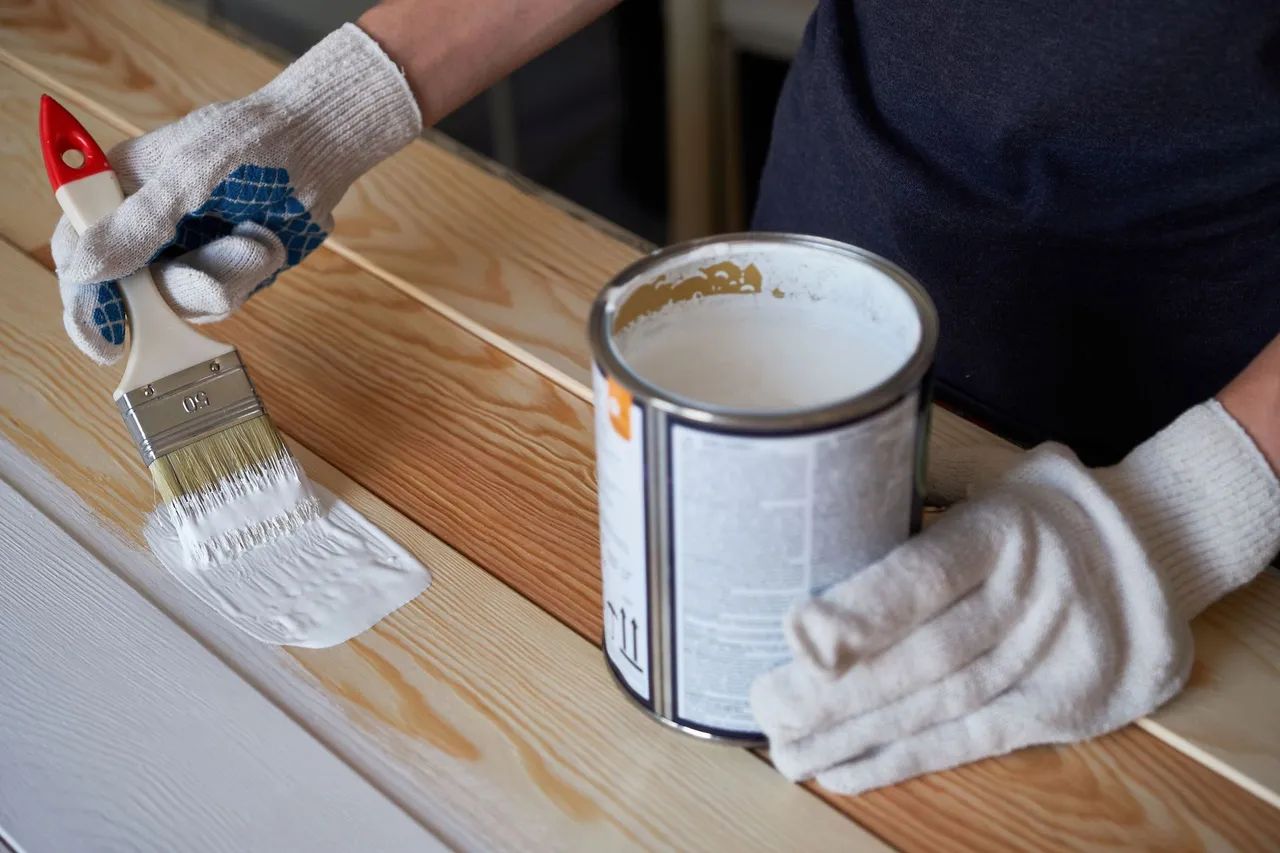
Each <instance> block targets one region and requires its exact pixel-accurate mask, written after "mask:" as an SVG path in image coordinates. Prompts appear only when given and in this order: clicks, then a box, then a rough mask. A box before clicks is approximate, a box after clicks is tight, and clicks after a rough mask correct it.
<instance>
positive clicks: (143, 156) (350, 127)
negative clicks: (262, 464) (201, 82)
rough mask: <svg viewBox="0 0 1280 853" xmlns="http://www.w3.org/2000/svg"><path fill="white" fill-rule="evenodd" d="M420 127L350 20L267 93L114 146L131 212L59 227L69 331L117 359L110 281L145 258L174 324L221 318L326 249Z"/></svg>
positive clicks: (115, 299) (56, 240)
mask: <svg viewBox="0 0 1280 853" xmlns="http://www.w3.org/2000/svg"><path fill="white" fill-rule="evenodd" d="M421 129H422V120H421V117H420V115H419V112H418V107H417V104H416V103H415V101H414V97H413V95H412V93H411V92H410V89H409V86H408V84H407V83H406V81H405V79H404V77H403V76H402V75H401V73H400V71H399V70H398V69H397V68H396V66H395V64H394V63H393V62H392V61H391V60H390V59H388V58H387V56H386V55H385V54H384V53H383V52H382V50H381V48H379V47H378V45H377V44H376V43H375V42H374V41H373V39H371V38H370V37H369V36H367V35H365V33H364V32H363V31H361V30H360V29H359V28H357V27H355V26H354V25H351V24H348V25H347V26H345V27H343V28H342V29H340V30H338V31H336V32H334V33H333V34H331V35H330V36H328V37H327V38H325V39H324V40H323V41H321V42H320V43H319V44H317V45H316V46H315V47H314V48H312V49H311V50H310V51H308V52H307V53H306V54H305V55H304V56H303V57H302V58H300V59H299V60H298V61H297V62H295V63H293V64H292V65H290V66H289V67H288V68H286V69H285V70H284V71H283V72H282V73H281V74H280V76H279V77H277V78H276V79H275V80H273V81H272V82H271V83H269V84H268V85H267V86H265V87H263V88H262V89H261V90H259V91H258V92H256V93H254V94H252V95H249V96H248V97H245V98H241V99H240V100H238V101H231V102H229V103H222V104H211V105H209V106H206V107H203V108H202V109H199V110H196V111H195V112H193V113H191V114H190V115H188V116H186V117H185V118H183V119H181V120H180V121H177V122H175V123H173V124H170V125H167V126H165V127H162V128H160V129H158V130H155V131H153V132H151V133H148V134H145V135H143V136H140V137H138V138H136V139H131V140H128V141H126V142H123V143H121V144H120V145H117V146H116V147H115V148H113V149H112V150H111V151H110V152H108V155H107V157H108V159H109V160H110V161H111V165H112V168H113V169H114V170H115V172H116V174H117V176H118V177H119V179H120V182H121V184H122V185H123V187H124V190H125V192H126V193H128V194H129V197H128V198H127V199H126V200H125V202H124V204H122V205H121V206H120V208H119V209H118V210H116V211H115V212H113V213H111V214H110V215H109V216H107V217H106V218H105V219H103V220H102V221H101V222H99V223H97V224H96V225H94V226H93V227H91V228H90V229H88V230H87V231H86V232H85V233H84V235H83V236H80V237H77V236H76V232H75V230H74V229H73V228H72V227H71V224H70V223H69V222H68V221H67V219H66V217H63V218H62V220H61V221H60V222H59V223H58V226H57V228H56V230H55V231H54V235H53V243H52V250H53V257H54V261H55V263H56V264H57V269H58V280H59V284H60V287H61V291H62V300H63V307H64V313H63V322H64V325H65V326H66V328H67V332H68V334H70V336H71V338H72V340H73V341H75V343H76V345H77V346H79V347H80V349H81V350H83V351H84V352H85V354H87V355H88V356H90V357H91V358H92V359H94V360H95V361H97V362H99V363H102V364H107V363H110V362H113V361H115V360H116V359H117V358H119V357H120V353H121V351H122V349H123V347H122V344H123V342H124V328H125V324H124V314H123V303H122V302H121V299H120V293H119V290H118V289H117V287H116V286H115V284H114V283H113V281H114V280H115V279H117V278H120V277H122V276H124V275H127V274H128V273H130V272H133V271H134V270H137V269H139V268H140V267H142V266H144V265H146V264H148V263H150V264H151V265H152V272H153V273H154V275H155V278H156V283H157V284H158V285H159V287H160V290H161V292H162V293H163V294H164V296H165V298H166V299H167V300H168V301H169V304H170V305H172V306H173V308H174V309H175V310H176V311H177V312H178V314H179V315H181V316H183V317H185V318H187V319H189V320H191V321H192V322H197V323H199V322H208V321H213V320H219V319H222V318H224V317H226V316H227V315H228V314H230V313H231V312H232V311H234V310H235V309H236V308H238V307H239V306H240V305H241V304H242V303H243V302H244V301H245V300H246V299H248V298H249V296H250V295H251V294H253V293H255V292H257V291H258V290H260V289H261V288H263V287H265V286H266V285H268V284H270V283H271V282H272V281H273V280H274V279H275V277H276V275H277V274H278V273H279V272H280V271H281V270H284V269H288V268H289V267H291V266H293V265H295V264H297V263H298V262H299V261H301V260H302V259H303V258H305V257H306V256H307V255H308V254H309V253H310V252H311V251H312V250H313V249H315V248H316V247H317V246H318V245H320V243H321V242H322V241H323V240H324V239H325V237H326V236H327V235H328V233H329V231H330V230H332V228H333V217H332V215H331V212H332V210H333V207H334V205H336V204H337V203H338V200H339V199H340V198H341V197H342V195H343V193H345V192H346V190H347V188H348V187H349V186H350V185H351V183H352V182H353V181H354V180H355V179H356V178H357V177H359V176H360V175H361V174H363V173H364V172H366V171H367V170H369V169H370V168H372V167H373V166H374V165H375V164H377V163H378V162H379V161H381V160H382V159H384V158H386V157H388V156H390V155H391V154H392V153H394V152H395V151H397V150H398V149H400V148H401V147H403V146H404V145H406V144H408V142H409V141H410V140H412V139H413V138H414V137H415V136H417V135H418V133H419V132H420V131H421Z"/></svg>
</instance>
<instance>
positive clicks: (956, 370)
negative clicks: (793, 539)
mask: <svg viewBox="0 0 1280 853" xmlns="http://www.w3.org/2000/svg"><path fill="white" fill-rule="evenodd" d="M755 226H756V227H758V228H766V229H771V230H788V231H803V232H807V233H817V234H822V235H825V236H831V237H835V238H837V239H843V240H846V241H848V242H852V243H855V244H857V245H861V246H863V247H865V248H868V249H871V250H872V251H875V252H878V253H880V254H883V255H885V256H887V257H889V258H890V259H892V260H894V261H896V262H898V263H900V264H901V265H903V266H904V267H905V268H906V269H908V270H909V271H911V272H912V273H914V274H915V275H916V276H917V277H919V278H920V279H921V280H922V282H923V283H924V284H925V286H926V288H928V289H929V291H930V293H931V294H932V295H933V297H934V300H935V301H936V302H937V304H938V307H939V312H940V314H941V318H942V342H941V346H940V351H939V361H938V377H939V380H940V383H941V391H942V393H943V395H944V396H947V395H950V396H952V397H953V398H954V399H956V400H958V401H961V402H962V403H964V404H968V405H969V406H971V407H972V408H974V409H976V410H978V411H980V412H983V413H985V414H986V415H987V416H988V417H990V418H991V419H993V420H994V421H995V422H996V424H997V425H998V426H1001V427H1004V428H1005V429H1006V430H1009V431H1012V432H1013V433H1015V434H1021V437H1023V438H1025V439H1029V440H1038V439H1041V438H1058V439H1061V440H1065V441H1067V442H1068V443H1070V444H1072V445H1073V446H1075V447H1077V449H1079V450H1081V451H1083V452H1084V454H1085V455H1086V457H1089V458H1092V459H1094V460H1095V461H1096V460H1107V459H1113V458H1115V457H1116V456H1118V455H1119V454H1120V453H1122V452H1123V451H1124V450H1127V449H1128V448H1129V447H1131V446H1132V445H1133V444H1135V443H1136V442H1137V441H1140V440H1141V439H1142V438H1144V437H1145V436H1146V435H1148V434H1150V433H1151V432H1153V431H1154V430H1155V429H1157V428H1159V427H1160V426H1161V425H1163V424H1164V423H1166V422H1168V421H1169V420H1171V419H1172V418H1173V417H1174V416H1175V415H1176V414H1177V413H1178V412H1179V411H1180V410H1181V409H1183V408H1185V407H1186V406H1188V405H1191V404H1192V403H1195V402H1197V401H1199V400H1201V399H1203V398H1205V397H1207V396H1209V395H1211V394H1212V393H1214V392H1215V391H1216V390H1217V389H1218V388H1219V387H1220V386H1221V385H1222V384H1223V383H1224V382H1225V381H1226V380H1227V379H1228V378H1230V376H1231V375H1232V374H1233V373H1234V372H1235V371H1237V370H1239V369H1240V368H1241V367H1242V366H1243V365H1244V363H1245V362H1247V361H1248V358H1249V357H1250V356H1251V355H1252V354H1253V353H1254V352H1256V351H1257V350H1258V349H1260V348H1261V347H1262V345H1263V344H1264V343H1265V342H1266V341H1267V340H1269V339H1270V338H1271V337H1272V336H1273V335H1274V334H1276V333H1277V332H1280V281H1278V280H1280V4H1276V3H1275V2H1274V0H1265V1H1264V0H1256V2H1239V3H1237V2H1167V0H1166V2H1160V0H1139V2H1133V3H1122V4H1117V3H1101V2H1070V0H1068V2H1065V3H1060V4H1038V3H1008V2H997V0H973V2H967V3H940V2H934V0H924V2H906V3H892V2H880V0H856V2H850V0H824V2H823V3H821V5H820V7H819V9H818V11H817V13H816V14H815V17H814V20H813V21H812V22H811V24H810V27H809V31H808V32H807V34H806V39H805V44H804V46H803V48H802V50H801V53H800V55H799V56H798V57H797V60H796V62H795V64H794V66H793V68H792V72H791V74H790V76H789V78H788V82H787V86H786V88H785V90H784V93H783V97H782V101H781V103H780V104H779V109H778V117H777V120H776V125H775V133H774V139H773V143H772V146H771V150H770V155H769V161H768V164H767V166H766V169H765V174H764V178H763V181H762V187H761V195H760V203H759V206H758V208H757V213H756V220H755Z"/></svg>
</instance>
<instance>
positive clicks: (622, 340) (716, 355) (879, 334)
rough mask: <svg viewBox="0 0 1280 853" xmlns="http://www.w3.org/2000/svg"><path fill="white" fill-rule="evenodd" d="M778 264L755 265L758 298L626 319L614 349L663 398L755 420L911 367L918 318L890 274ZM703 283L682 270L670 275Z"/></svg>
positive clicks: (839, 396)
mask: <svg viewBox="0 0 1280 853" xmlns="http://www.w3.org/2000/svg"><path fill="white" fill-rule="evenodd" d="M786 254H787V252H785V250H784V251H783V252H776V251H775V252H771V253H770V254H768V255H763V256H762V257H761V258H760V259H758V260H756V261H754V263H755V264H756V266H757V267H765V268H766V269H763V270H762V271H761V273H762V274H761V278H762V281H763V287H762V288H761V289H760V291H759V292H725V293H716V294H714V295H698V296H695V297H694V298H692V299H688V300H685V301H676V302H671V303H669V304H667V305H664V306H663V307H661V308H660V309H659V310H657V311H654V312H652V313H648V314H645V315H643V316H641V317H639V318H638V319H636V320H634V321H633V322H631V323H630V324H629V325H628V326H626V327H625V328H623V329H621V330H620V331H619V332H618V333H617V335H616V338H615V345H616V347H617V351H618V353H619V355H620V356H621V358H622V360H623V361H624V362H625V363H626V365H627V366H628V367H629V368H630V369H631V370H632V371H633V372H634V373H635V374H636V375H637V376H638V377H640V378H641V379H643V380H644V381H645V382H647V383H649V384H650V385H653V386H655V387H657V388H659V389H660V390H662V391H663V392H665V393H666V394H667V395H670V396H672V397H675V398H680V399H682V400H684V401H689V402H693V403H696V404H701V405H704V406H710V407H715V408H718V409H729V410H740V411H753V412H785V411H795V410H805V409H814V408H819V407H822V406H827V405H831V404H834V403H838V402H840V401H843V400H849V399H851V398H854V397H856V396H858V395H860V394H862V393H865V392H867V391H869V390H871V389H873V388H875V387H877V386H879V385H880V384H882V383H884V382H885V381H887V380H888V379H890V378H891V377H892V376H893V375H894V374H896V373H897V372H898V371H899V370H900V369H901V368H902V367H903V366H904V365H905V364H906V363H907V362H908V361H909V360H910V358H911V356H912V354H913V353H914V352H915V351H916V349H917V347H918V346H919V344H920V339H921V335H922V330H921V324H920V319H919V313H918V310H917V308H916V306H915V305H913V304H912V302H911V300H910V297H909V296H907V294H906V293H905V292H904V291H903V289H902V288H901V287H900V286H899V285H898V283H897V282H895V281H894V280H893V279H892V278H890V277H889V275H888V274H886V273H884V272H882V271H880V270H879V269H877V268H875V267H873V266H871V265H859V264H851V263H850V262H849V259H848V258H838V259H837V261H838V263H833V264H832V266H831V268H830V269H823V268H822V267H821V264H820V263H819V264H815V263H814V262H813V261H812V257H813V253H809V254H808V255H807V256H806V258H805V260H806V261H808V263H803V264H792V263H789V260H793V259H788V258H786V257H785V255H786ZM778 255H783V256H784V257H781V258H779V257H778ZM695 263H696V261H695ZM770 267H772V268H773V269H769V268H770ZM705 272H706V270H705V269H702V270H700V269H698V268H697V267H696V266H694V267H693V268H692V269H690V268H689V266H688V265H687V264H686V266H685V267H684V268H683V269H677V270H673V271H672V275H673V276H682V275H689V274H699V273H705Z"/></svg>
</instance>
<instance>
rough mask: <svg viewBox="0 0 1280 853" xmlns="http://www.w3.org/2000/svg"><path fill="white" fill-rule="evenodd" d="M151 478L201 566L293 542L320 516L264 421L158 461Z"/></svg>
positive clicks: (307, 488)
mask: <svg viewBox="0 0 1280 853" xmlns="http://www.w3.org/2000/svg"><path fill="white" fill-rule="evenodd" d="M151 475H152V478H153V479H154V480H155V484H156V488H157V490H159V492H160V494H161V495H162V496H163V498H164V502H165V504H166V505H167V506H168V508H169V512H170V513H171V515H172V518H173V519H174V524H175V526H176V528H177V530H178V538H179V540H180V541H181V542H182V543H183V547H184V549H185V550H186V552H187V553H188V554H189V555H190V556H192V557H193V558H195V559H196V561H197V562H199V563H201V564H209V563H215V562H218V561H220V560H223V559H228V558H233V557H235V556H236V555H237V554H239V553H241V552H243V551H246V550H249V549H251V548H255V547H257V546H259V545H261V544H264V543H266V542H270V541H272V540H273V539H276V538H279V537H281V536H288V535H290V534H292V533H293V532H294V531H296V530H298V529H299V528H301V527H302V526H303V525H305V524H307V523H308V522H310V521H312V520H314V519H316V518H318V517H319V516H320V512H321V510H320V505H319V502H318V501H317V500H316V498H315V496H314V495H313V494H312V492H311V487H310V485H309V483H308V482H307V477H306V473H305V472H304V471H303V470H302V466H301V465H299V464H298V460H297V459H295V458H294V456H293V454H292V453H290V452H289V448H288V447H286V446H285V444H284V442H283V441H282V440H281V438H280V434H279V433H278V432H276V429H275V427H274V426H273V425H272V423H271V421H270V419H268V418H267V417H266V416H265V415H263V416H262V417H258V418H253V419H252V420H248V421H244V422H243V423H240V424H236V425H235V426H233V427H228V428H227V429H224V430H222V431H221V432H218V433H215V434H214V435H211V436H208V437H207V438H203V439H201V440H200V441H197V442H194V443H192V444H190V445H188V446H187V447H184V448H182V449H181V450H177V451H174V452H173V453H169V454H166V455H165V456H163V457H160V458H158V459H156V461H155V462H153V463H152V464H151Z"/></svg>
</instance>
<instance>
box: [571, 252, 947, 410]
mask: <svg viewBox="0 0 1280 853" xmlns="http://www.w3.org/2000/svg"><path fill="white" fill-rule="evenodd" d="M717 244H722V245H724V246H725V254H726V256H727V257H728V256H731V255H732V253H733V248H734V247H735V246H747V245H752V246H759V245H764V246H768V245H770V244H774V245H783V246H791V247H795V246H801V247H808V248H812V249H814V250H816V251H819V252H824V253H828V254H834V255H840V256H843V257H844V258H846V259H847V260H849V261H853V262H857V263H862V264H866V265H869V266H871V267H873V268H874V269H875V270H877V271H878V272H880V273H882V274H883V275H885V276H886V277H887V278H888V279H889V280H890V281H892V282H893V283H894V284H896V285H897V286H898V287H899V288H900V289H901V290H902V291H903V292H904V293H905V294H906V296H907V298H908V299H909V300H910V301H911V304H912V307H913V308H914V309H915V311H916V314H917V315H918V317H919V320H920V339H919V340H918V341H917V343H916V347H915V349H914V350H913V351H912V353H911V355H910V356H909V357H908V358H907V359H906V361H905V362H904V363H903V364H902V365H901V366H900V367H899V368H898V370H896V371H895V372H894V373H893V374H892V375H890V376H889V377H888V378H887V379H885V380H884V381H883V382H881V383H879V384H878V385H875V386H874V387H872V388H869V389H866V390H864V391H861V392H858V393H856V394H853V395H850V396H848V397H842V398H840V399H838V400H834V401H832V402H828V403H823V404H821V405H818V406H811V407H806V408H800V409H794V410H789V411H770V412H752V411H747V410H743V409H734V408H728V407H724V406H716V405H712V404H709V403H702V402H699V401H697V400H691V399H688V398H684V397H681V396H679V395H677V394H674V393H672V392H670V391H667V390H665V389H663V388H660V387H658V386H656V385H653V384H651V383H650V382H648V381H646V380H645V379H643V378H641V377H640V376H639V375H638V374H636V373H635V372H634V371H633V370H632V369H631V368H630V366H629V365H628V364H627V363H626V362H625V361H624V360H623V358H622V355H621V353H619V352H618V350H617V348H616V346H615V342H614V336H613V334H612V331H611V324H612V321H613V316H614V313H615V312H614V311H612V310H611V309H610V305H609V301H610V296H611V295H612V293H613V291H614V290H616V289H617V288H620V287H624V286H626V285H627V284H630V283H631V282H633V281H634V280H635V279H637V278H639V277H641V276H643V275H644V274H645V273H646V272H647V271H650V270H653V269H655V268H657V267H660V266H661V265H663V264H665V263H666V262H668V261H670V260H672V259H674V258H677V257H679V256H680V255H683V254H688V253H692V252H696V251H699V250H702V249H706V248H707V247H709V246H714V245H717ZM588 337H589V339H590V343H591V353H592V357H593V358H594V359H595V362H596V364H597V365H598V366H599V367H600V368H601V369H602V370H603V371H604V372H605V374H606V375H608V376H609V378H610V379H612V380H614V381H615V382H618V383H620V384H621V385H622V386H623V387H624V388H625V389H626V390H627V391H628V392H629V393H630V394H631V395H632V397H633V398H635V399H636V401H637V402H640V403H642V404H643V405H646V406H652V407H653V408H655V409H658V410H660V411H663V412H665V413H666V414H668V415H673V416H675V417H677V418H680V419H684V420H686V421H691V422H694V423H703V424H708V425H713V426H716V427H721V428H725V429H730V430H737V431H742V432H747V433H752V432H776V431H790V430H795V431H800V430H811V429H821V428H823V427H826V426H832V425H838V424H848V423H852V422H855V421H858V420H862V419H864V418H867V417H870V416H872V415H874V414H876V413H878V412H880V411H882V410H884V409H885V408H887V407H888V406H891V405H893V404H894V403H895V402H897V401H898V400H900V399H901V398H902V397H903V395H905V394H907V393H909V392H910V391H911V389H913V388H915V387H916V386H918V385H919V384H920V382H921V381H922V380H923V378H924V376H925V374H927V373H928V372H929V369H930V367H931V366H932V364H933V359H934V353H935V350H936V349H937V343H938V313H937V309H936V308H935V307H934V304H933V300H932V299H930V298H929V294H928V293H927V292H926V291H925V289H924V287H923V286H921V284H920V283H919V282H918V281H916V279H915V278H914V277H913V276H912V275H911V274H910V273H908V272H907V271H906V270H904V269H902V268H901V267H899V266H898V265H897V264H895V263H893V262H892V261H889V260H887V259H885V258H883V257H881V256H879V255H877V254H875V253H874V252H869V251H867V250H866V249H861V248H858V247H857V246H853V245H850V244H848V243H843V242H841V241H839V240H832V239H829V238H826V237H816V236H812V235H808V234H790V233H785V232H775V231H745V232H737V233H732V234H718V235H714V236H711V237H703V238H700V239H697V240H688V241H685V242H682V243H675V244H673V245H671V246H667V247H665V248H662V249H658V250H656V251H653V252H651V253H649V254H648V255H645V256H644V257H643V258H640V259H638V260H636V261H634V262H633V263H631V264H629V265H627V267H626V268H624V269H623V270H621V271H620V272H619V273H618V274H617V275H615V276H614V277H613V278H612V279H610V280H609V282H608V283H607V284H606V285H605V286H604V287H603V288H602V289H601V291H600V293H599V295H598V296H597V297H596V300H595V302H594V303H593V304H592V306H591V315H590V319H589V320H588Z"/></svg>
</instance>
